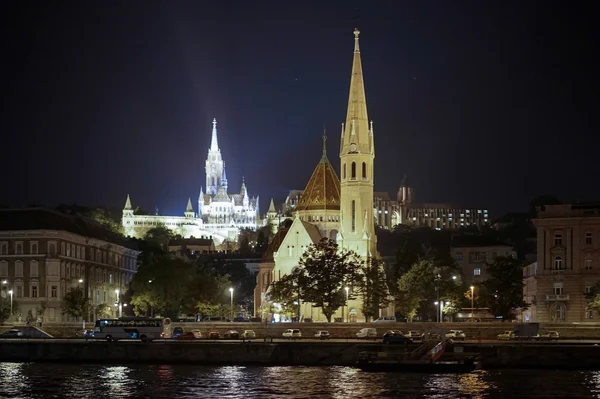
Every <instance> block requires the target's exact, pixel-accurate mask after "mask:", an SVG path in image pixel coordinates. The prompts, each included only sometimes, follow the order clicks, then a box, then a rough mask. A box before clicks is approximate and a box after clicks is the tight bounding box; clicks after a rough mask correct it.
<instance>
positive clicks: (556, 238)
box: [554, 233, 562, 246]
mask: <svg viewBox="0 0 600 399" xmlns="http://www.w3.org/2000/svg"><path fill="white" fill-rule="evenodd" d="M554 245H555V246H559V245H562V233H555V234H554Z"/></svg>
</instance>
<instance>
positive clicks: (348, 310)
mask: <svg viewBox="0 0 600 399" xmlns="http://www.w3.org/2000/svg"><path fill="white" fill-rule="evenodd" d="M344 290H346V308H347V307H348V291H350V288H349V287H344ZM346 313H347V314H346V322H348V320H349V319H350V309H347V312H346Z"/></svg>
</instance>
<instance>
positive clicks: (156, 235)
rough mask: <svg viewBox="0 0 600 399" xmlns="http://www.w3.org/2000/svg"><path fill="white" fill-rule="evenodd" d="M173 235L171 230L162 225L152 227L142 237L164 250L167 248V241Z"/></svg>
mask: <svg viewBox="0 0 600 399" xmlns="http://www.w3.org/2000/svg"><path fill="white" fill-rule="evenodd" d="M174 237H175V236H174V234H173V232H172V231H171V230H170V229H168V228H167V227H165V226H164V225H160V226H156V227H153V228H151V229H150V230H148V231H147V232H146V234H145V235H144V239H145V240H146V241H150V242H151V243H155V244H156V245H158V247H160V249H162V250H163V251H165V252H167V251H168V250H169V241H171V240H172V239H173V238H174Z"/></svg>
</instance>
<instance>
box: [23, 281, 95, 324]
mask: <svg viewBox="0 0 600 399" xmlns="http://www.w3.org/2000/svg"><path fill="white" fill-rule="evenodd" d="M60 307H61V309H62V314H63V315H65V314H66V315H68V316H70V317H72V318H74V319H81V318H83V316H84V315H86V314H87V309H88V301H87V299H86V298H85V293H84V292H83V290H82V289H81V288H80V287H75V288H70V289H69V291H67V293H66V294H65V296H64V298H63V299H62V302H61V304H60ZM28 316H29V315H28Z"/></svg>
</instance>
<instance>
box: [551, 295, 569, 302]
mask: <svg viewBox="0 0 600 399" xmlns="http://www.w3.org/2000/svg"><path fill="white" fill-rule="evenodd" d="M569 299H570V298H569V294H552V295H546V300H547V301H568V300H569Z"/></svg>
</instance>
